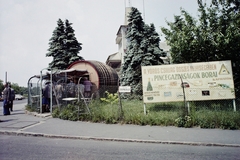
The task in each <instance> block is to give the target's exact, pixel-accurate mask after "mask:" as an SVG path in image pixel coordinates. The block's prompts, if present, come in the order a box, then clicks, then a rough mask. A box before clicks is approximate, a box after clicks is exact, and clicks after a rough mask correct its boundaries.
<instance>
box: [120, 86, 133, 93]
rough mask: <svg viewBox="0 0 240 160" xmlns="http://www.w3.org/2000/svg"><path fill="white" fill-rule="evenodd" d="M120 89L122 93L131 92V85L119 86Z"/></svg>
mask: <svg viewBox="0 0 240 160" xmlns="http://www.w3.org/2000/svg"><path fill="white" fill-rule="evenodd" d="M118 91H119V92H120V93H130V92H131V87H130V86H119V88H118Z"/></svg>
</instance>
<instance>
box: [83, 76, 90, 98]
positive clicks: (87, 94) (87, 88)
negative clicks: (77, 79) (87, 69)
mask: <svg viewBox="0 0 240 160" xmlns="http://www.w3.org/2000/svg"><path fill="white" fill-rule="evenodd" d="M83 84H84V97H85V98H90V97H91V87H92V83H91V81H89V80H88V78H87V77H85V79H84V82H83Z"/></svg>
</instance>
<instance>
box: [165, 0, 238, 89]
mask: <svg viewBox="0 0 240 160" xmlns="http://www.w3.org/2000/svg"><path fill="white" fill-rule="evenodd" d="M237 2H239V0H235V1H234V0H232V1H230V0H229V1H226V0H219V1H218V0H213V1H212V4H211V6H210V7H207V5H206V4H203V3H202V1H201V0H198V4H199V16H198V18H199V19H198V20H196V19H195V18H193V17H192V16H191V15H190V14H188V13H187V12H186V11H185V10H184V9H181V15H179V16H174V22H167V24H168V26H169V27H170V29H167V28H163V27H162V28H161V29H162V32H163V33H164V34H165V36H166V40H167V42H168V44H169V45H170V46H171V50H170V51H171V56H172V61H173V63H189V62H206V61H218V60H231V61H232V64H233V73H234V83H235V88H236V89H237V90H236V91H239V89H240V83H239V82H240V80H239V72H240V68H239V67H238V66H239V63H240V12H239V8H238V10H237V9H236V8H237V7H236V5H234V4H237Z"/></svg>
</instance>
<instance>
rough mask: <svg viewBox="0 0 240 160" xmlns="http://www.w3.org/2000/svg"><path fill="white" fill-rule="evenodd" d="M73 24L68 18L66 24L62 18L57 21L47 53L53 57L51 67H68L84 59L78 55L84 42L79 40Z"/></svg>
mask: <svg viewBox="0 0 240 160" xmlns="http://www.w3.org/2000/svg"><path fill="white" fill-rule="evenodd" d="M71 25H72V23H69V21H68V20H66V21H65V25H64V23H63V21H62V20H61V19H59V20H58V21H57V27H56V28H55V30H54V31H53V34H52V37H51V38H50V40H49V41H50V42H49V49H48V51H49V52H48V53H47V54H46V56H47V57H53V61H52V62H51V63H49V68H53V69H60V70H61V69H66V68H67V67H68V66H69V65H70V64H71V63H72V62H74V61H77V60H80V59H83V58H82V57H80V56H78V53H79V51H80V50H81V49H82V47H81V45H82V44H81V43H79V42H78V41H77V39H76V37H75V34H74V30H73V29H72V27H71Z"/></svg>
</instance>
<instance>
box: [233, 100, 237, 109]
mask: <svg viewBox="0 0 240 160" xmlns="http://www.w3.org/2000/svg"><path fill="white" fill-rule="evenodd" d="M236 110H237V109H236V102H235V99H233V111H234V112H236Z"/></svg>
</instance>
